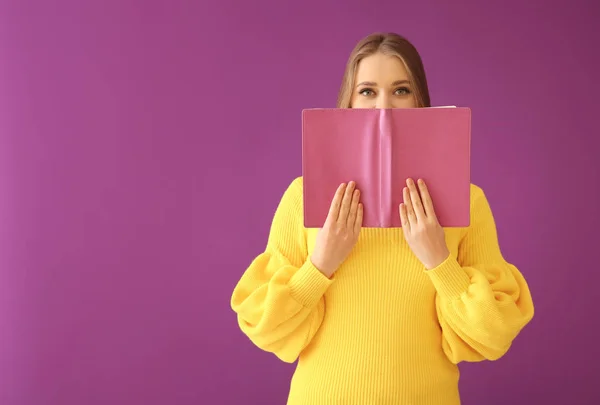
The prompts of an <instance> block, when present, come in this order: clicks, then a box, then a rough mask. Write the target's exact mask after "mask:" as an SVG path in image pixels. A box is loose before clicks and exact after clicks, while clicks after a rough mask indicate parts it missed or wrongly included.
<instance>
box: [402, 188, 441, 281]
mask: <svg viewBox="0 0 600 405" xmlns="http://www.w3.org/2000/svg"><path fill="white" fill-rule="evenodd" d="M418 183H419V190H417V187H416V186H415V183H414V181H413V180H412V179H408V180H407V181H406V185H407V187H404V190H403V195H404V202H403V203H401V204H400V207H399V210H400V219H401V221H402V230H403V231H404V238H405V239H406V241H407V242H408V245H409V246H410V248H411V250H412V251H413V253H414V254H415V256H417V258H418V259H419V260H420V261H421V263H423V265H424V266H425V267H426V268H427V269H428V270H429V269H433V268H434V267H437V266H439V265H440V264H442V262H444V261H445V260H446V259H447V258H448V256H449V255H450V251H449V250H448V246H447V245H446V238H445V235H444V230H443V229H442V227H441V226H440V224H439V222H438V219H437V217H436V215H435V211H434V210H433V202H432V201H431V196H430V195H429V191H427V186H426V185H425V182H424V181H423V180H419V181H418ZM419 191H420V192H421V196H420V197H419Z"/></svg>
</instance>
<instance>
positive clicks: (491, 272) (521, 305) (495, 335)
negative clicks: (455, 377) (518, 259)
mask: <svg viewBox="0 0 600 405" xmlns="http://www.w3.org/2000/svg"><path fill="white" fill-rule="evenodd" d="M472 195H473V198H472V200H471V201H472V205H471V225H470V226H469V227H468V228H467V231H466V233H465V234H464V236H463V238H462V239H461V242H460V245H459V251H458V258H457V259H455V258H454V257H453V256H450V257H448V258H447V259H446V261H444V262H443V263H442V264H440V265H439V266H438V267H436V268H433V269H431V270H428V271H426V272H427V274H428V275H429V277H430V279H431V281H432V282H433V285H434V287H435V289H436V308H437V316H438V319H439V322H440V325H441V328H442V337H443V339H442V346H443V350H444V353H445V354H446V355H447V356H448V358H449V359H450V361H451V362H453V363H454V364H457V363H459V362H461V361H468V362H476V361H482V360H496V359H499V358H500V357H502V356H503V355H504V354H505V353H506V352H507V351H508V349H509V348H510V346H511V345H512V342H513V340H514V339H515V338H516V337H517V335H518V334H519V333H520V331H521V330H522V329H523V328H524V327H525V325H527V324H528V323H529V321H531V319H532V318H533V314H534V308H533V301H532V297H531V293H530V290H529V287H528V285H527V282H526V281H525V279H524V277H523V275H522V274H521V273H520V272H519V270H518V269H517V268H516V267H515V266H514V265H513V264H511V263H509V262H507V261H506V260H505V259H504V258H503V256H502V253H501V252H500V247H499V245H498V237H497V233H496V225H495V222H494V218H493V216H492V212H491V209H490V206H489V204H488V201H487V199H486V196H485V194H484V193H483V190H481V189H480V188H479V187H476V186H472Z"/></svg>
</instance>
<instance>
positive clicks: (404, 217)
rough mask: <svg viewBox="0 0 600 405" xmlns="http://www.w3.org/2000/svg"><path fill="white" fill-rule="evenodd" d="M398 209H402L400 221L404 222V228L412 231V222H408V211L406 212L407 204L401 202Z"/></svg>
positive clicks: (405, 230)
mask: <svg viewBox="0 0 600 405" xmlns="http://www.w3.org/2000/svg"><path fill="white" fill-rule="evenodd" d="M398 211H400V223H401V224H402V228H403V229H404V232H410V223H409V222H408V213H407V212H406V204H404V203H400V205H399V207H398Z"/></svg>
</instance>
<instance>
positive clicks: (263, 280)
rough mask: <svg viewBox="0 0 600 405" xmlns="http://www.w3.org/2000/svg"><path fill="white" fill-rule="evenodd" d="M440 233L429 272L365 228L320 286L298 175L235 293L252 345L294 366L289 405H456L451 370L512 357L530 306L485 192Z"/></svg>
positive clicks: (389, 235)
mask: <svg viewBox="0 0 600 405" xmlns="http://www.w3.org/2000/svg"><path fill="white" fill-rule="evenodd" d="M434 203H435V202H434ZM444 231H445V235H446V241H447V245H448V248H449V250H450V252H451V253H450V256H449V257H448V258H447V259H446V260H445V261H444V262H443V263H441V264H440V265H439V266H438V267H436V268H433V269H431V270H426V269H425V267H424V266H423V265H422V264H421V263H420V262H419V261H418V259H417V258H416V257H415V256H414V254H413V253H412V251H411V250H410V248H409V246H408V245H407V243H406V241H405V239H404V236H403V233H402V229H401V228H383V229H381V228H363V229H361V233H360V236H359V240H358V242H357V244H356V245H355V247H354V248H353V251H352V252H351V254H350V256H349V257H348V258H347V260H346V261H345V262H344V263H343V264H342V266H341V267H340V268H339V269H338V270H337V272H336V273H335V274H334V275H333V276H332V277H331V278H327V277H326V276H324V275H323V274H322V273H321V272H320V271H319V270H318V269H317V268H315V266H314V265H313V264H312V262H311V260H310V254H311V252H312V251H313V249H314V245H315V238H316V235H317V232H318V229H310V228H309V229H307V228H304V226H303V200H302V178H301V177H299V178H297V179H295V180H294V181H292V182H291V184H290V185H289V187H288V188H287V190H286V191H285V193H284V195H283V197H282V199H281V201H280V203H279V206H278V208H277V210H276V212H275V215H274V218H273V222H272V224H271V229H270V234H269V238H268V241H267V245H266V248H265V250H264V252H261V253H260V254H258V256H257V257H255V258H254V259H253V260H252V261H251V263H250V264H249V267H248V268H247V269H246V271H245V272H244V273H243V275H242V276H241V279H240V280H239V282H238V284H237V286H236V287H235V289H234V291H233V295H232V297H231V306H232V309H233V310H234V311H235V313H236V314H237V319H238V324H239V327H240V328H241V330H242V332H243V333H244V334H245V335H246V336H247V337H248V338H249V339H250V340H251V341H252V342H253V343H254V344H255V345H256V346H257V347H259V348H260V349H262V350H264V351H266V352H270V353H273V354H274V355H276V356H277V357H278V358H280V359H281V360H282V361H284V362H289V363H293V362H295V361H296V360H298V363H297V367H296V370H295V373H294V376H293V378H292V381H291V384H290V391H289V398H288V402H287V403H288V405H299V404H310V405H325V404H327V405H329V404H344V405H352V404H357V405H358V404H360V405H366V404H374V405H375V404H376V405H379V404H381V405H387V404H390V405H392V404H394V405H399V404H402V405H442V404H443V405H458V404H460V395H459V391H458V380H459V370H458V366H457V364H458V363H459V362H461V361H467V362H476V361H482V360H495V359H498V358H500V357H501V356H502V355H504V354H505V353H506V352H507V350H508V349H509V347H510V346H511V344H512V342H513V340H514V339H515V338H516V336H517V335H518V334H519V332H520V331H521V330H522V328H523V327H524V326H525V325H526V324H527V323H528V322H529V321H530V320H531V319H532V317H533V313H534V308H533V302H532V298H531V294H530V291H529V288H528V285H527V283H526V281H525V279H524V278H523V276H522V275H521V273H520V272H519V271H518V270H517V268H515V266H514V265H512V264H510V263H509V262H507V261H506V260H505V259H504V258H503V256H502V254H501V252H500V248H499V245H498V238H497V234H496V227H495V222H494V218H493V216H492V212H491V210H490V206H489V204H488V201H487V199H486V197H485V195H484V193H483V191H482V190H481V188H479V187H477V186H475V185H471V224H470V226H469V227H465V228H445V229H444ZM257 371H258V370H257Z"/></svg>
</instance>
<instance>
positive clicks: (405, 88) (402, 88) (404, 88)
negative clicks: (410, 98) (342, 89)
mask: <svg viewBox="0 0 600 405" xmlns="http://www.w3.org/2000/svg"><path fill="white" fill-rule="evenodd" d="M398 90H403V91H405V92H406V93H405V94H401V95H407V94H410V93H411V92H410V89H409V88H408V87H399V88H397V89H396V91H398ZM366 91H370V92H373V90H372V89H369V88H366V89H362V90H361V91H360V92H359V93H360V94H362V95H363V96H367V95H366V94H364V92H366ZM394 93H395V92H394ZM367 97H368V96H367Z"/></svg>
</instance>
